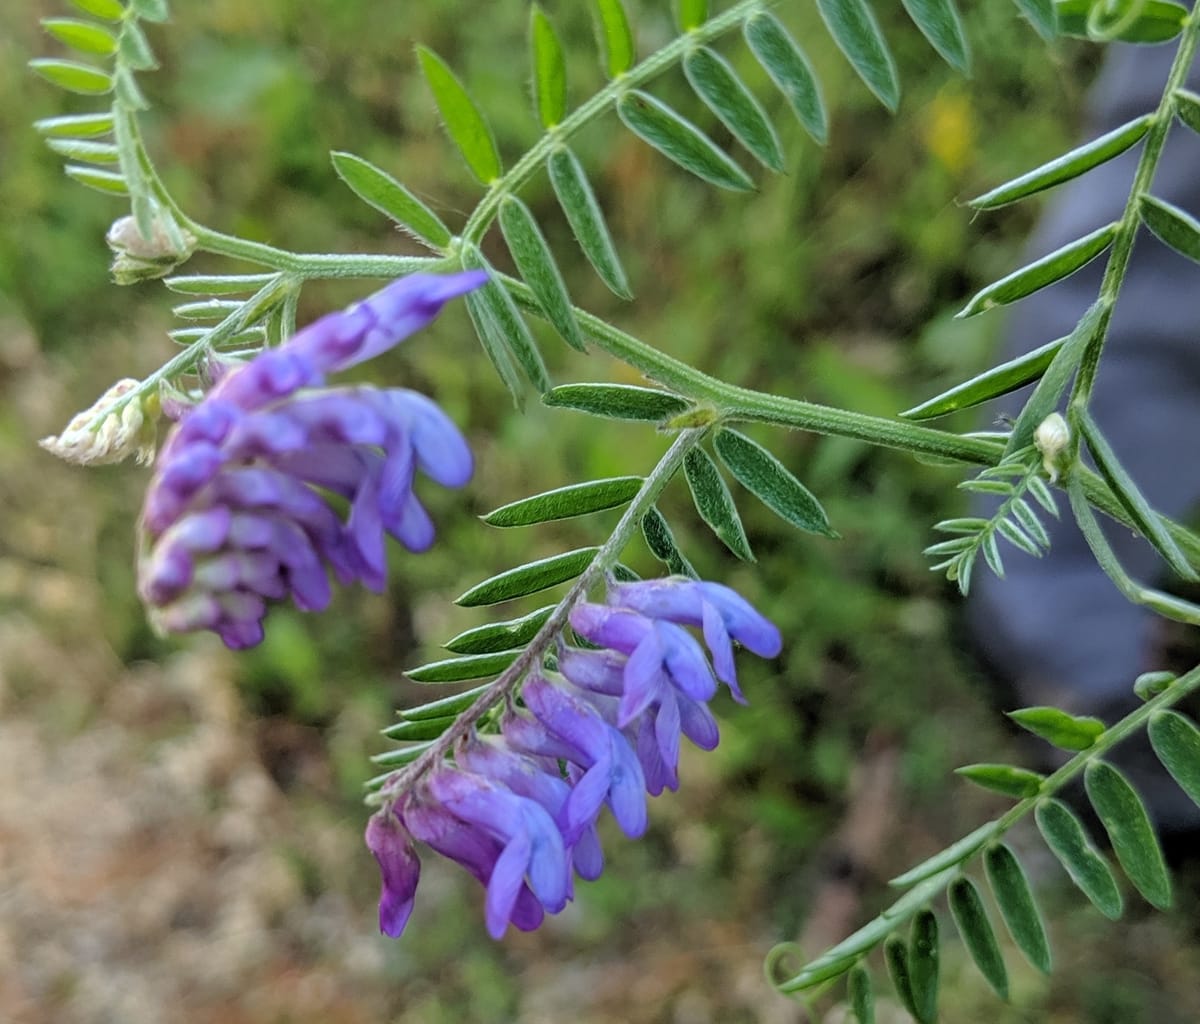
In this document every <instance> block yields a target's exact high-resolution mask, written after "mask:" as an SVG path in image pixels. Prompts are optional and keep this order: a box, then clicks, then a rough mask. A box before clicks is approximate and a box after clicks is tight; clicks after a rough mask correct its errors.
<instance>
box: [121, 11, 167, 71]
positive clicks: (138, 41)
mask: <svg viewBox="0 0 1200 1024" xmlns="http://www.w3.org/2000/svg"><path fill="white" fill-rule="evenodd" d="M117 47H118V49H119V50H120V53H121V60H123V61H124V62H125V63H126V64H127V65H128V66H129V67H131V68H133V69H134V70H136V71H153V70H154V69H155V68H157V67H158V60H157V59H156V58H155V56H154V51H153V50H151V49H150V42H149V41H148V40H147V39H146V33H145V32H143V31H142V29H141V26H140V25H138V23H137V22H136V21H127V22H125V25H124V26H123V27H122V29H121V38H120V40H119V41H118V43H117Z"/></svg>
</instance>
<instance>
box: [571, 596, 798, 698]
mask: <svg viewBox="0 0 1200 1024" xmlns="http://www.w3.org/2000/svg"><path fill="white" fill-rule="evenodd" d="M607 603H608V606H609V609H610V611H608V612H607V614H606V613H605V611H604V610H602V609H601V608H600V607H598V606H595V605H585V604H581V605H578V606H577V607H576V609H575V611H574V612H573V613H572V616H571V624H572V626H574V627H575V629H576V630H577V631H578V632H579V633H580V634H581V635H582V636H585V637H587V639H589V640H592V641H593V642H595V643H599V644H602V645H603V646H606V647H608V646H613V647H616V648H617V649H618V650H623V648H622V647H621V646H620V645H619V644H609V643H607V642H606V641H605V640H602V639H597V637H596V636H592V635H590V634H589V632H588V630H591V631H593V632H596V633H597V634H598V635H606V634H608V633H611V634H612V635H613V636H614V638H619V639H622V640H623V642H624V643H625V644H626V645H628V643H629V639H630V638H631V637H632V636H633V635H634V630H633V627H632V624H630V625H625V626H622V622H623V616H622V615H621V610H622V609H628V610H629V611H633V612H637V613H638V614H639V615H641V616H644V617H645V618H647V619H650V620H653V621H655V622H670V623H677V624H679V625H683V626H699V627H700V628H701V630H702V632H703V635H704V642H705V644H707V645H708V649H709V651H710V652H711V654H712V659H713V667H714V668H715V670H716V673H717V678H718V679H720V680H721V681H722V682H723V683H725V684H727V685H728V686H729V689H730V691H731V692H732V694H733V697H734V699H735V700H737V701H738V702H740V703H743V704H744V703H745V702H746V699H745V697H744V695H743V694H742V691H741V689H740V688H739V686H738V681H737V668H736V667H735V665H734V661H733V642H732V641H734V640H736V641H737V642H738V643H740V644H741V645H742V646H743V647H745V648H746V649H747V650H749V651H751V652H753V653H754V654H757V655H758V656H759V657H762V658H774V657H776V656H777V655H778V654H779V652H780V650H781V649H782V648H783V638H782V637H781V636H780V633H779V630H778V629H777V628H776V626H775V625H774V624H773V623H772V622H771V621H770V620H769V619H767V618H766V617H765V616H764V615H762V614H761V613H760V612H758V611H757V610H756V609H755V608H754V606H753V605H751V604H750V602H749V601H747V600H746V599H745V598H744V597H742V596H741V595H740V594H739V593H737V591H735V590H733V589H732V588H730V587H726V586H724V585H723V584H720V583H709V582H706V581H703V580H690V579H686V578H683V577H675V576H673V577H670V578H668V579H665V580H641V581H638V582H635V583H613V584H612V585H611V586H610V587H609V588H608V598H607ZM577 618H578V620H579V623H580V624H579V625H576V619H577ZM622 629H624V630H625V631H626V632H625V633H621V632H620V631H621V630H622ZM626 653H630V654H633V653H635V652H634V651H628V652H626ZM631 660H632V658H631ZM701 699H703V698H701Z"/></svg>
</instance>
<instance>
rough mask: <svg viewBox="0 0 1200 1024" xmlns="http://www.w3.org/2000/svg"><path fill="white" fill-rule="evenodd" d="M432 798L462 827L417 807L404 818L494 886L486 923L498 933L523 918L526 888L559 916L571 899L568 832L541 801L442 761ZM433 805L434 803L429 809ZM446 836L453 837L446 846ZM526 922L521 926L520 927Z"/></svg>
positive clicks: (428, 786)
mask: <svg viewBox="0 0 1200 1024" xmlns="http://www.w3.org/2000/svg"><path fill="white" fill-rule="evenodd" d="M423 788H424V793H425V795H426V797H427V799H428V800H429V801H431V802H434V803H436V806H437V807H438V808H440V809H441V810H442V811H444V812H445V813H447V814H449V815H451V816H452V817H454V818H456V819H457V820H458V822H460V823H461V824H462V826H463V827H462V828H461V829H458V828H454V827H452V826H451V827H447V825H446V823H445V822H444V821H442V822H441V823H440V826H439V824H438V823H437V822H436V816H435V820H434V821H433V823H432V827H431V822H430V819H429V816H428V814H426V816H425V817H424V818H422V817H421V811H420V809H419V806H418V809H417V812H416V816H415V817H414V813H413V810H412V809H406V810H405V811H404V820H405V822H406V823H407V824H408V826H409V828H410V829H411V830H412V832H413V834H414V835H416V836H418V838H422V839H425V840H426V841H427V842H429V843H430V845H432V846H434V847H435V848H439V843H440V844H441V847H440V848H441V849H442V852H447V855H448V856H451V857H453V858H454V859H456V860H459V861H460V863H463V864H464V866H466V867H467V868H468V870H471V871H472V873H473V874H475V875H476V876H477V877H479V878H480V879H481V880H484V881H485V884H486V885H487V903H486V909H487V915H486V916H487V927H488V932H489V934H490V935H491V936H492V937H493V938H497V939H498V938H499V937H500V936H501V935H503V934H504V930H505V928H507V927H508V924H509V921H510V920H511V921H513V922H514V923H517V919H516V917H515V914H516V910H517V902H518V899H519V898H520V896H521V893H522V892H523V891H524V889H525V888H526V886H527V887H528V889H529V891H530V892H532V893H533V895H534V897H535V898H536V899H537V901H538V903H540V904H541V906H542V907H544V908H545V909H546V910H548V911H549V912H550V913H552V914H556V913H558V912H559V911H560V910H562V909H563V907H565V906H566V904H567V898H568V895H569V893H570V864H569V861H568V859H567V854H566V848H565V846H564V843H563V837H562V834H561V833H560V832H559V830H558V827H557V825H555V823H554V820H553V819H552V818H551V817H550V815H549V814H548V813H547V812H546V810H545V808H544V807H542V805H541V804H539V803H538V802H537V801H535V800H531V799H529V798H527V797H523V796H518V795H517V794H515V793H513V792H512V791H511V790H510V789H508V788H507V787H505V786H503V785H501V784H499V783H498V782H494V781H492V780H491V779H487V778H484V777H483V776H481V775H476V774H474V773H472V772H465V771H461V770H459V769H456V768H450V767H441V768H438V769H437V770H435V771H434V772H432V773H431V774H430V775H429V777H428V778H427V779H426V780H425V782H424V787H423ZM427 810H428V808H427ZM447 835H452V836H453V841H452V843H451V844H449V845H447V843H446V837H447ZM519 926H520V925H518V927H519Z"/></svg>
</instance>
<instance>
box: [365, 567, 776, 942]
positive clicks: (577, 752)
mask: <svg viewBox="0 0 1200 1024" xmlns="http://www.w3.org/2000/svg"><path fill="white" fill-rule="evenodd" d="M570 621H571V626H572V627H573V628H574V630H575V632H576V633H578V634H579V635H580V636H581V637H583V638H584V639H586V640H588V641H590V642H591V643H593V644H595V645H596V648H595V649H593V648H582V647H574V646H567V645H566V644H562V645H561V646H560V648H559V651H558V671H557V672H555V673H551V672H535V673H534V674H532V675H531V676H530V677H529V678H528V679H527V680H526V681H525V684H524V687H523V689H522V691H521V703H522V704H523V705H524V706H523V707H510V708H509V709H508V710H507V711H506V712H505V713H504V714H503V716H502V717H501V719H500V724H499V732H498V733H495V734H489V735H480V734H478V733H474V734H472V735H470V736H468V737H466V738H465V739H464V740H463V741H462V742H461V743H460V744H459V745H458V746H457V747H456V748H455V749H454V751H453V752H452V753H453V763H451V762H449V761H447V762H443V763H442V764H440V765H437V766H436V767H434V768H433V769H432V770H430V771H429V773H428V774H426V775H425V776H423V777H422V778H420V779H418V780H417V781H416V783H415V785H413V786H412V787H411V788H410V789H408V790H407V791H405V792H403V793H402V794H400V795H399V796H398V797H397V798H396V799H395V800H394V802H392V803H390V804H389V805H387V806H385V807H384V808H382V809H381V810H380V811H379V812H378V813H377V814H376V815H375V816H374V817H372V818H371V821H370V823H369V824H368V826H367V834H366V840H367V846H368V847H369V848H370V850H371V852H372V853H373V854H374V855H375V859H376V860H377V861H378V862H379V867H380V870H381V872H382V875H383V892H382V895H381V897H380V901H379V927H380V929H381V930H382V931H383V932H384V933H385V934H387V935H391V936H398V935H400V933H401V932H402V931H403V930H404V926H405V924H406V923H407V922H408V918H409V915H410V914H411V912H412V906H413V898H414V896H415V894H416V889H417V882H418V879H419V877H420V863H419V861H418V860H417V856H416V853H415V850H414V847H413V840H420V841H421V842H424V843H426V844H427V845H429V846H431V847H432V848H433V849H434V850H436V851H437V852H438V853H440V854H442V855H443V856H445V857H448V858H450V859H451V860H454V861H457V862H458V863H459V864H461V865H462V866H463V867H464V868H466V869H467V871H469V872H470V873H471V874H472V875H474V876H475V877H476V878H477V879H479V881H480V882H481V883H483V885H484V886H485V887H486V889H487V898H486V919H487V928H488V932H489V933H490V934H491V935H492V937H493V938H499V937H500V936H501V935H503V934H504V932H505V930H506V928H507V927H508V925H509V924H510V923H511V924H513V925H515V926H516V927H517V928H520V929H522V930H524V931H528V930H530V929H533V928H536V927H537V926H538V925H539V924H541V922H542V919H543V917H544V915H545V914H546V913H551V914H555V913H558V912H559V911H560V910H562V909H563V907H565V906H566V904H567V902H568V901H569V900H570V899H571V897H572V894H573V876H574V875H578V876H579V877H580V878H583V879H588V880H590V879H594V878H597V877H598V876H599V875H600V872H601V871H602V870H603V867H604V856H603V853H602V851H601V849H600V843H599V839H598V837H597V833H596V822H597V819H598V818H599V816H600V814H601V812H602V810H603V809H604V808H605V807H607V808H608V809H609V811H610V812H611V813H612V816H613V818H614V819H615V820H616V822H617V824H618V826H619V827H620V828H621V830H622V831H623V832H624V833H625V834H626V835H627V836H629V837H631V838H636V837H637V836H640V835H641V834H642V833H643V832H644V831H645V830H646V794H647V793H649V794H651V795H653V796H657V795H658V794H659V793H661V792H662V791H663V790H664V789H672V790H674V789H676V788H678V785H679V748H680V738H681V736H686V737H687V738H688V739H690V740H691V741H692V742H693V743H694V744H695V745H696V746H698V747H700V748H702V749H704V750H711V749H712V748H713V747H715V746H716V745H717V740H718V733H717V723H716V721H715V719H714V718H713V716H712V712H711V711H709V709H708V703H707V702H708V701H709V700H710V699H711V698H712V697H713V696H714V695H715V694H716V691H717V680H718V679H720V680H721V681H722V682H724V683H726V684H727V685H728V686H729V688H730V690H731V691H732V693H733V695H734V697H735V698H736V699H738V700H739V701H743V702H744V698H743V696H742V693H741V690H740V689H739V688H738V685H737V675H736V672H735V669H734V663H733V641H734V640H736V641H737V642H738V643H740V644H742V645H743V646H744V647H746V648H747V649H749V650H750V651H753V652H754V653H755V654H758V655H760V656H762V657H765V658H773V657H775V656H776V655H777V654H778V653H779V651H780V647H781V640H780V635H779V630H778V629H776V628H775V626H774V625H772V623H771V622H769V621H768V620H767V619H766V618H764V617H763V616H762V615H760V614H759V613H758V612H757V611H756V610H755V609H754V608H753V607H752V606H751V605H750V603H749V602H747V601H746V600H745V599H744V598H742V597H741V596H739V595H738V594H737V593H735V592H734V591H733V590H731V589H729V588H728V587H725V586H722V585H721V584H719V583H702V582H697V581H694V580H687V579H681V578H671V579H666V580H653V581H647V582H638V583H619V584H618V583H614V584H612V585H611V586H610V587H609V590H608V595H607V603H605V604H591V603H587V602H583V603H580V604H578V605H576V606H575V608H574V609H572V611H571V616H570ZM685 626H698V627H700V628H701V630H702V633H703V637H704V641H705V643H706V645H707V646H708V649H709V652H710V654H711V656H712V665H711V667H710V664H709V659H708V658H707V657H706V656H705V654H704V651H703V649H702V648H701V646H700V644H699V642H698V641H697V640H696V638H695V637H694V636H693V635H692V634H691V633H690V632H688V630H687V629H685V628H683V627H685ZM714 670H715V674H716V675H715V677H714Z"/></svg>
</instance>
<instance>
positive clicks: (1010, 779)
mask: <svg viewBox="0 0 1200 1024" xmlns="http://www.w3.org/2000/svg"><path fill="white" fill-rule="evenodd" d="M954 772H955V774H956V775H961V776H962V777H963V778H965V779H970V780H971V781H972V782H974V783H975V785H977V786H982V787H983V788H984V789H990V790H993V791H995V792H997V793H1003V794H1004V795H1005V796H1011V797H1012V798H1013V799H1014V800H1024V799H1025V798H1026V797H1031V796H1037V794H1038V791H1039V790H1040V789H1041V788H1042V783H1043V782H1044V781H1045V777H1044V776H1042V775H1039V774H1038V773H1037V772H1031V771H1029V770H1028V769H1027V768H1016V767H1014V766H1013V765H1011V764H968V765H964V766H963V767H962V768H955V769H954Z"/></svg>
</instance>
